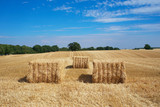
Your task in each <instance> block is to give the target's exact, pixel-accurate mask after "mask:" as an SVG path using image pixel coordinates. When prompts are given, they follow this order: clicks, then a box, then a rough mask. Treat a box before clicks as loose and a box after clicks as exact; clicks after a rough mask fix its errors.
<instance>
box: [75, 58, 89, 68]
mask: <svg viewBox="0 0 160 107" xmlns="http://www.w3.org/2000/svg"><path fill="white" fill-rule="evenodd" d="M73 68H89V58H88V57H87V56H74V57H73Z"/></svg>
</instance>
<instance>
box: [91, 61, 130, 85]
mask: <svg viewBox="0 0 160 107" xmlns="http://www.w3.org/2000/svg"><path fill="white" fill-rule="evenodd" d="M126 78H127V75H126V68H125V64H124V62H108V61H99V60H96V61H93V73H92V82H93V83H109V84H110V83H115V84H116V83H125V81H126Z"/></svg>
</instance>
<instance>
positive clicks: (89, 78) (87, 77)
mask: <svg viewBox="0 0 160 107" xmlns="http://www.w3.org/2000/svg"><path fill="white" fill-rule="evenodd" d="M78 81H80V82H84V83H92V75H89V74H82V75H80V76H79V78H78Z"/></svg>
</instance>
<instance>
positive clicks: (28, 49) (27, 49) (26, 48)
mask: <svg viewBox="0 0 160 107" xmlns="http://www.w3.org/2000/svg"><path fill="white" fill-rule="evenodd" d="M21 49H22V53H23V54H27V53H34V51H33V49H32V48H31V47H28V46H25V45H23V46H22V47H21Z"/></svg>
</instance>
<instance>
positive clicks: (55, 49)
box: [51, 45, 59, 52]
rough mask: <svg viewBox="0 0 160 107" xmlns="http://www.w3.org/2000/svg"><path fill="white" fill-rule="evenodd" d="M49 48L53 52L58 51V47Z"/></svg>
mask: <svg viewBox="0 0 160 107" xmlns="http://www.w3.org/2000/svg"><path fill="white" fill-rule="evenodd" d="M51 48H52V51H53V52H55V51H59V47H58V46H57V45H53V46H52V47H51Z"/></svg>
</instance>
